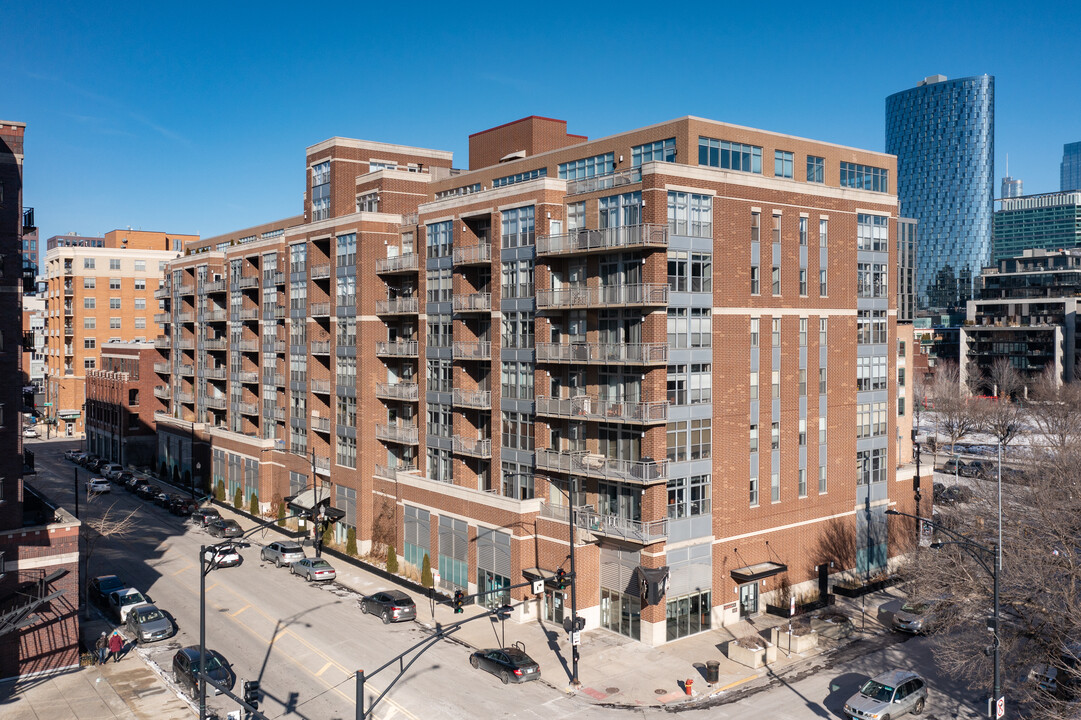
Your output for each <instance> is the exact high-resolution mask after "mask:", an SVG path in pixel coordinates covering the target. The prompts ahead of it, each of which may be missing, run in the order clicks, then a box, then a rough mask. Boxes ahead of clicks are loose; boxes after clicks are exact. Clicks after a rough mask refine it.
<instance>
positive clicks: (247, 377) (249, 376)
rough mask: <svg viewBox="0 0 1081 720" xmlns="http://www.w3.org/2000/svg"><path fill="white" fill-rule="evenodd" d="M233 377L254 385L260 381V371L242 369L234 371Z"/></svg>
mask: <svg viewBox="0 0 1081 720" xmlns="http://www.w3.org/2000/svg"><path fill="white" fill-rule="evenodd" d="M233 379H234V380H235V381H236V382H242V383H245V384H248V385H253V384H255V383H258V382H259V373H257V372H251V371H247V370H245V371H242V372H236V373H233Z"/></svg>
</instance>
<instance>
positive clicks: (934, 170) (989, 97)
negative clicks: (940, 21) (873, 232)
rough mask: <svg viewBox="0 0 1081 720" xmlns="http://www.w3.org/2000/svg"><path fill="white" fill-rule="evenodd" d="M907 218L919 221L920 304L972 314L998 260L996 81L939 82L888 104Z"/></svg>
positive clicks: (889, 145)
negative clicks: (987, 271)
mask: <svg viewBox="0 0 1081 720" xmlns="http://www.w3.org/2000/svg"><path fill="white" fill-rule="evenodd" d="M886 152H888V153H891V154H893V155H896V156H897V201H898V204H899V208H898V212H899V214H900V216H901V217H909V218H915V219H916V220H918V221H919V228H920V242H919V248H918V249H917V251H916V303H917V306H918V307H919V308H921V309H925V308H955V307H964V304H965V302H966V301H967V300H969V299H971V298H972V297H974V296H975V293H974V291H973V283H974V282H975V281H976V279H977V278H979V276H980V269H981V268H982V267H983V266H985V265H987V264H989V263H990V260H991V223H992V218H993V216H994V192H995V167H994V158H995V78H994V77H992V76H990V75H979V76H977V77H967V78H959V79H957V80H947V79H946V77H945V76H943V75H932V76H931V77H928V78H927V79H925V80H923V81H922V82H920V83H919V85H917V86H916V87H914V88H911V89H909V90H903V91H901V92H899V93H894V94H893V95H890V96H889V97H888V98H886Z"/></svg>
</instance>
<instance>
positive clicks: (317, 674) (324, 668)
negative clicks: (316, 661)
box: [315, 662, 334, 677]
mask: <svg viewBox="0 0 1081 720" xmlns="http://www.w3.org/2000/svg"><path fill="white" fill-rule="evenodd" d="M332 667H334V663H332V662H328V663H327V664H326V665H324V666H323V667H322V669H321V670H320V671H319V672H317V673H316V674H315V676H316V677H319V676H320V675H322V674H323V673H325V672H326V671H327V670H329V669H330V668H332Z"/></svg>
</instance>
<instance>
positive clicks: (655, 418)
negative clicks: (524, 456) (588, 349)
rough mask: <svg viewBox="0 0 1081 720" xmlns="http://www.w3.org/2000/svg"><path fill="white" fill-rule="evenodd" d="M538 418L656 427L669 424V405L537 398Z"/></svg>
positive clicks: (587, 398) (586, 397) (588, 397)
mask: <svg viewBox="0 0 1081 720" xmlns="http://www.w3.org/2000/svg"><path fill="white" fill-rule="evenodd" d="M536 403H537V411H536V412H537V415H542V416H546V417H557V418H564V419H568V420H589V421H594V422H611V423H623V424H635V425H656V424H659V423H665V422H667V421H668V403H667V402H666V401H665V402H614V401H610V400H600V399H599V398H596V397H594V396H591V395H584V394H583V395H576V396H575V397H570V398H556V397H548V396H545V395H538V396H537V398H536Z"/></svg>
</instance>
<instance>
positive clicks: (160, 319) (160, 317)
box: [64, 308, 173, 325]
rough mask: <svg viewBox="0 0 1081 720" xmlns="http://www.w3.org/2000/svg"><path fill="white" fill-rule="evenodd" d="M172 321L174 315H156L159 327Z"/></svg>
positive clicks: (155, 318)
mask: <svg viewBox="0 0 1081 720" xmlns="http://www.w3.org/2000/svg"><path fill="white" fill-rule="evenodd" d="M64 310H67V308H64ZM172 321H173V314H172V313H168V312H160V313H154V322H156V323H157V324H158V325H165V324H166V323H171V322H172Z"/></svg>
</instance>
